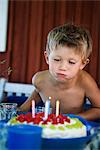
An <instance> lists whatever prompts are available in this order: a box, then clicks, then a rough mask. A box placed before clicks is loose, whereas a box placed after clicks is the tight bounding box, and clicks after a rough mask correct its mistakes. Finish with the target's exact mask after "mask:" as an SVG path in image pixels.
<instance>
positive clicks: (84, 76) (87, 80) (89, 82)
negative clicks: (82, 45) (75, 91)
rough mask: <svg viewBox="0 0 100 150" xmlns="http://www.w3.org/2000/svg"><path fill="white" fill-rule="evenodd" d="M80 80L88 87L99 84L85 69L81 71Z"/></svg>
mask: <svg viewBox="0 0 100 150" xmlns="http://www.w3.org/2000/svg"><path fill="white" fill-rule="evenodd" d="M80 82H81V84H82V85H83V86H85V87H87V88H88V87H92V86H97V84H96V81H95V80H94V78H93V77H92V76H91V75H90V74H89V73H88V72H87V71H85V70H82V72H81V76H80Z"/></svg>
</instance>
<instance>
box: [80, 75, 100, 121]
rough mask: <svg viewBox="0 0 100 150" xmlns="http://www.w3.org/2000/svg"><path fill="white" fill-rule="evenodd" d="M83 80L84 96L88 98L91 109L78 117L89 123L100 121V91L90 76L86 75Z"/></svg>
mask: <svg viewBox="0 0 100 150" xmlns="http://www.w3.org/2000/svg"><path fill="white" fill-rule="evenodd" d="M84 79H85V81H84V87H83V88H84V89H85V95H86V97H88V98H89V100H90V102H91V105H92V107H91V108H90V109H89V110H87V111H84V112H81V113H79V114H78V115H80V116H82V117H83V118H85V119H87V120H91V121H92V120H96V119H100V89H99V88H98V86H97V84H96V82H95V80H94V79H93V78H92V77H91V76H90V75H87V76H86V78H84Z"/></svg>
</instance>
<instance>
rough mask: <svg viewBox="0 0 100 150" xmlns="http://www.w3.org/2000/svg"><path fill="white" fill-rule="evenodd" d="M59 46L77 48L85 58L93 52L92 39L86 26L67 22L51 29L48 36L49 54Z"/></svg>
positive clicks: (47, 48)
mask: <svg viewBox="0 0 100 150" xmlns="http://www.w3.org/2000/svg"><path fill="white" fill-rule="evenodd" d="M58 46H67V47H72V48H75V50H76V52H79V53H80V54H82V57H84V59H86V58H88V57H89V56H90V54H91V52H92V39H91V36H90V33H89V31H88V30H86V29H85V28H82V27H80V26H76V25H73V24H65V25H62V26H58V27H56V28H54V29H53V30H51V31H50V32H49V34H48V36H47V45H46V51H47V52H48V54H49V53H50V51H51V50H54V49H56V48H57V47H58Z"/></svg>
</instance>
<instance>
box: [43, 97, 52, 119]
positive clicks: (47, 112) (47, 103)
mask: <svg viewBox="0 0 100 150" xmlns="http://www.w3.org/2000/svg"><path fill="white" fill-rule="evenodd" d="M50 100H51V97H49V99H48V100H47V101H46V102H45V111H44V120H46V119H47V118H48V114H49V112H50Z"/></svg>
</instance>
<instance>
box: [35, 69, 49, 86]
mask: <svg viewBox="0 0 100 150" xmlns="http://www.w3.org/2000/svg"><path fill="white" fill-rule="evenodd" d="M48 74H49V71H48V70H45V71H39V72H37V73H36V74H35V75H34V76H33V77H32V83H33V84H34V85H35V86H38V85H39V84H41V83H42V82H43V83H44V81H45V80H46V78H47V75H48Z"/></svg>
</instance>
